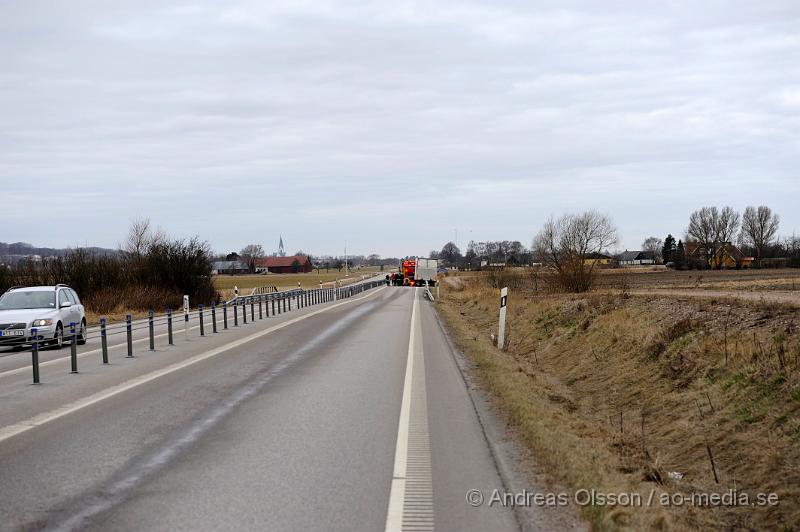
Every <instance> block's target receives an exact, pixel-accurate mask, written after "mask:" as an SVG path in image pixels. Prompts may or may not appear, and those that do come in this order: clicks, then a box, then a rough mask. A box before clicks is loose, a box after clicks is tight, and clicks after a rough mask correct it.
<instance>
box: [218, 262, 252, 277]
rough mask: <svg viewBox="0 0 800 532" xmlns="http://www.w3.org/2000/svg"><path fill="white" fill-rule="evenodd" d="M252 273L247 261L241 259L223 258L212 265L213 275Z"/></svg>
mask: <svg viewBox="0 0 800 532" xmlns="http://www.w3.org/2000/svg"><path fill="white" fill-rule="evenodd" d="M247 273H252V272H251V270H250V266H249V265H248V264H247V263H246V262H242V261H239V260H222V261H217V262H214V263H213V264H212V265H211V275H243V274H247Z"/></svg>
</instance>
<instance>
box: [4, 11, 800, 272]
mask: <svg viewBox="0 0 800 532" xmlns="http://www.w3.org/2000/svg"><path fill="white" fill-rule="evenodd" d="M799 113H800V2H796V1H794V0H787V1H770V0H761V1H759V2H753V1H750V0H747V1H737V0H730V1H724V2H723V1H714V0H710V1H706V2H696V1H680V0H675V1H670V2H642V1H640V0H635V1H615V0H608V1H603V2H597V1H586V2H578V1H570V0H560V1H553V2H547V1H536V2H534V1H518V2H500V1H485V2H470V1H460V2H450V1H447V0H444V1H436V2H406V1H402V0H396V1H394V0H393V1H391V2H389V1H385V2H349V1H335V2H334V1H312V0H270V1H268V2H264V1H263V0H259V1H252V2H251V1H241V2H226V1H220V0H213V1H207V2H174V3H173V2H152V1H148V0H135V1H131V0H115V1H114V2H108V1H106V0H97V1H81V0H70V1H66V0H64V1H52V0H51V1H38V0H20V1H14V0H5V1H3V2H0V191H1V192H0V194H2V197H1V198H0V241H5V242H13V241H25V242H30V243H32V244H34V245H38V246H53V247H61V246H86V245H97V246H104V247H115V246H116V245H117V244H118V243H119V242H121V241H122V240H123V239H124V236H125V234H126V232H127V229H128V226H129V225H130V223H131V221H132V220H133V219H136V218H142V217H143V218H149V219H150V220H151V221H152V223H153V224H154V225H157V226H160V227H161V228H163V229H164V230H165V231H166V232H167V233H169V234H170V235H172V236H176V237H190V236H194V235H198V236H200V237H201V238H202V239H205V240H208V242H209V243H210V244H211V246H212V248H213V249H214V250H217V251H233V250H239V249H241V248H242V247H243V246H245V245H246V244H249V243H259V244H262V245H263V246H264V248H265V249H266V250H267V251H274V250H275V249H276V247H277V242H278V238H279V236H280V235H282V236H283V240H284V242H285V243H286V247H287V251H288V252H290V253H291V252H294V251H296V250H299V249H302V250H305V251H307V252H311V253H314V254H342V253H343V251H344V247H345V245H346V246H347V249H348V253H350V254H352V253H361V254H368V253H378V254H380V255H382V256H385V257H386V256H405V255H414V254H426V253H427V252H428V251H429V250H432V249H441V247H442V246H443V245H444V244H445V243H446V242H447V241H448V240H454V239H456V242H457V244H458V245H459V246H460V247H461V248H462V250H464V249H465V248H466V244H467V242H468V241H469V240H471V239H472V240H519V241H521V242H522V243H523V244H525V245H530V243H531V240H532V238H533V237H534V235H535V234H536V232H537V231H538V230H539V229H540V227H541V225H542V224H543V223H544V222H545V221H546V220H547V219H548V218H549V217H550V216H558V215H561V214H563V213H567V212H580V211H584V210H588V209H596V210H598V211H600V212H603V213H607V214H609V215H610V216H611V217H612V218H613V220H614V221H615V223H616V225H617V227H618V229H619V243H618V246H617V247H618V249H638V248H639V246H640V244H641V242H642V241H643V240H644V239H645V238H646V237H648V236H650V235H656V236H659V237H661V238H663V237H664V236H665V235H666V234H667V233H672V234H674V235H682V234H683V232H684V231H685V228H686V225H687V220H688V217H689V214H690V213H691V211H692V210H695V209H697V208H699V207H702V206H704V205H719V206H723V205H731V206H733V207H735V208H736V209H738V210H744V208H745V207H746V206H747V205H760V204H766V205H769V206H771V207H772V208H773V209H774V210H775V211H777V212H778V213H779V214H780V215H781V218H782V223H781V233H782V234H786V235H789V234H791V233H792V232H793V231H797V232H798V234H800V208H798V206H799V205H800V178H799V176H798V155H799V154H800V134H799V133H800V114H799Z"/></svg>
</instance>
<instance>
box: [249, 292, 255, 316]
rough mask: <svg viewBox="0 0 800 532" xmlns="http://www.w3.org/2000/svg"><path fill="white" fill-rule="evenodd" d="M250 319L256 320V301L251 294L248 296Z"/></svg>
mask: <svg viewBox="0 0 800 532" xmlns="http://www.w3.org/2000/svg"><path fill="white" fill-rule="evenodd" d="M250 321H256V302H255V300H254V299H253V296H250Z"/></svg>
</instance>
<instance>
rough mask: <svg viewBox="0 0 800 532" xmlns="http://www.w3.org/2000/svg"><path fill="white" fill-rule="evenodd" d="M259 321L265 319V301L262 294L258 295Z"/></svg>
mask: <svg viewBox="0 0 800 532" xmlns="http://www.w3.org/2000/svg"><path fill="white" fill-rule="evenodd" d="M258 319H260V320H263V319H264V300H263V296H262V295H261V294H258Z"/></svg>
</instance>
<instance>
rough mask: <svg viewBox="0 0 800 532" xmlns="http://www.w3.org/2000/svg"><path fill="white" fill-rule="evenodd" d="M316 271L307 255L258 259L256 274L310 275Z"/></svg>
mask: <svg viewBox="0 0 800 532" xmlns="http://www.w3.org/2000/svg"><path fill="white" fill-rule="evenodd" d="M313 269H314V266H313V265H312V264H311V259H309V258H308V257H306V256H305V255H293V256H291V257H265V258H263V259H256V273H266V272H269V273H308V272H310V271H311V270H313Z"/></svg>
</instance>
